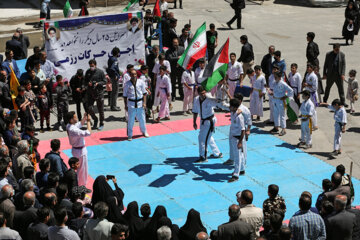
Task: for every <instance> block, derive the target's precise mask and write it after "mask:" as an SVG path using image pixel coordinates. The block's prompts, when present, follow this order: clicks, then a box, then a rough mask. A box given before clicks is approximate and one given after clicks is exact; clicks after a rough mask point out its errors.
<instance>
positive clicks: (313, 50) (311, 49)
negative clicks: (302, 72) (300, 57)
mask: <svg viewBox="0 0 360 240" xmlns="http://www.w3.org/2000/svg"><path fill="white" fill-rule="evenodd" d="M314 38H315V33H313V32H308V33H307V35H306V40H307V41H308V45H307V48H306V58H307V62H308V63H310V64H311V65H313V66H317V67H319V59H318V56H319V54H320V52H319V46H318V45H317V43H316V42H314Z"/></svg>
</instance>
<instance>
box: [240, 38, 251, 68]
mask: <svg viewBox="0 0 360 240" xmlns="http://www.w3.org/2000/svg"><path fill="white" fill-rule="evenodd" d="M240 42H241V44H243V46H242V48H241V55H240V57H239V59H238V62H242V63H243V71H244V73H245V74H246V72H247V70H248V69H250V68H251V67H252V66H253V65H254V51H253V47H252V45H251V44H250V43H249V42H248V37H247V36H246V35H242V36H241V37H240Z"/></svg>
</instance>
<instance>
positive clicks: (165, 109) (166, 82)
mask: <svg viewBox="0 0 360 240" xmlns="http://www.w3.org/2000/svg"><path fill="white" fill-rule="evenodd" d="M166 69H167V67H166V66H160V73H159V75H158V77H157V81H156V84H157V85H158V93H157V96H158V97H159V98H160V103H161V105H160V112H159V116H158V118H157V119H156V120H155V122H157V123H159V122H160V119H162V118H164V119H165V120H170V108H169V102H170V100H171V92H172V89H171V80H170V78H169V76H168V75H167V74H166Z"/></svg>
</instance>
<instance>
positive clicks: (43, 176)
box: [35, 158, 50, 188]
mask: <svg viewBox="0 0 360 240" xmlns="http://www.w3.org/2000/svg"><path fill="white" fill-rule="evenodd" d="M39 168H40V172H37V173H36V175H35V178H36V183H37V185H38V187H39V188H43V187H46V185H47V179H48V176H49V171H50V160H49V159H47V158H43V159H41V160H40V163H39Z"/></svg>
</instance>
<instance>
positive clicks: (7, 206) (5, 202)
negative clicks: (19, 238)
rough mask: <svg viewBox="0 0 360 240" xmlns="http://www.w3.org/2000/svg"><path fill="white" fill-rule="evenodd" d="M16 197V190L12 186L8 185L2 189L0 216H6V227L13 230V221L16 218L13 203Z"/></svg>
mask: <svg viewBox="0 0 360 240" xmlns="http://www.w3.org/2000/svg"><path fill="white" fill-rule="evenodd" d="M13 196H14V189H13V187H12V186H11V185H10V184H6V185H4V186H3V187H2V188H1V198H0V214H3V215H4V218H5V219H6V225H7V226H8V227H10V228H13V221H14V216H15V209H16V208H15V205H14V203H13V202H12V200H11V199H12V198H13Z"/></svg>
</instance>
